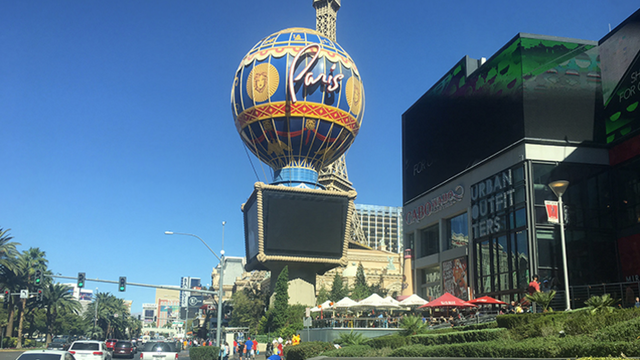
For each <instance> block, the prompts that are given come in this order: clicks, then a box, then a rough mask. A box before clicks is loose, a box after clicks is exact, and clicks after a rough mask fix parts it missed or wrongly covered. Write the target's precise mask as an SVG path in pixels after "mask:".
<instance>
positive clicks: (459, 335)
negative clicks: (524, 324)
mask: <svg viewBox="0 0 640 360" xmlns="http://www.w3.org/2000/svg"><path fill="white" fill-rule="evenodd" d="M507 332H508V330H507V329H485V330H469V331H455V332H452V333H447V334H421V335H414V336H411V342H412V343H414V344H421V345H440V344H460V343H468V342H477V341H492V340H497V339H500V338H502V337H504V336H505V335H506V334H507Z"/></svg>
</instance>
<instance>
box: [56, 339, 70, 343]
mask: <svg viewBox="0 0 640 360" xmlns="http://www.w3.org/2000/svg"><path fill="white" fill-rule="evenodd" d="M53 342H54V343H65V342H67V341H66V340H65V339H53Z"/></svg>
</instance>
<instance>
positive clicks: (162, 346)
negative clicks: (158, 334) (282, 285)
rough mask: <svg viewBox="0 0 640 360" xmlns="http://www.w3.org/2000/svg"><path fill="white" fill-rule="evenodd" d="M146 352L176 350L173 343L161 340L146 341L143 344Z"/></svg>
mask: <svg viewBox="0 0 640 360" xmlns="http://www.w3.org/2000/svg"><path fill="white" fill-rule="evenodd" d="M143 351H146V352H176V350H175V348H174V347H173V344H170V343H163V342H148V343H146V344H144V350H143Z"/></svg>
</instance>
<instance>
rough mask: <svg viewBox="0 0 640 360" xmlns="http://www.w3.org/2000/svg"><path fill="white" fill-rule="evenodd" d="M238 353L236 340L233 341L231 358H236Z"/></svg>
mask: <svg viewBox="0 0 640 360" xmlns="http://www.w3.org/2000/svg"><path fill="white" fill-rule="evenodd" d="M237 352H238V342H237V341H236V339H233V357H234V358H235V357H236V353H237Z"/></svg>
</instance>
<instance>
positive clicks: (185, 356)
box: [0, 350, 189, 360]
mask: <svg viewBox="0 0 640 360" xmlns="http://www.w3.org/2000/svg"><path fill="white" fill-rule="evenodd" d="M22 353H23V351H16V350H0V360H16V359H17V358H18V356H20V354H22ZM137 355H138V354H136V356H134V358H133V359H134V360H135V359H137V358H138V356H137ZM114 360H120V358H117V359H114ZM178 360H189V352H188V351H181V352H180V353H179V354H178Z"/></svg>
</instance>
